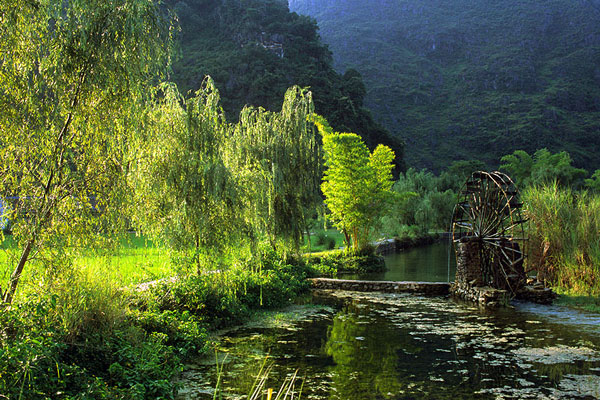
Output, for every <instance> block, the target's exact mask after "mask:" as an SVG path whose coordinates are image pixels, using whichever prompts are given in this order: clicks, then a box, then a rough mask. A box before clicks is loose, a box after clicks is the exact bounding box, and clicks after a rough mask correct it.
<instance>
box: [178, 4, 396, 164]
mask: <svg viewBox="0 0 600 400" xmlns="http://www.w3.org/2000/svg"><path fill="white" fill-rule="evenodd" d="M167 5H168V6H169V7H170V8H171V9H172V11H174V12H175V13H176V15H177V16H178V19H179V22H180V26H181V32H180V37H179V57H178V58H177V59H176V61H175V62H174V65H173V80H174V81H175V82H176V83H177V84H178V87H179V88H180V90H181V91H182V92H183V93H186V92H188V91H190V90H192V91H193V90H197V89H198V88H199V87H200V84H201V83H202V80H203V79H204V76H205V75H211V76H212V78H213V79H214V81H215V84H216V86H217V88H218V89H219V92H220V94H221V98H222V105H223V108H224V109H225V111H226V113H227V114H228V117H229V119H230V120H235V119H236V118H237V115H238V113H239V111H240V110H241V109H242V107H243V106H244V105H253V106H257V107H258V106H260V107H263V108H265V109H268V110H272V111H278V110H279V109H280V108H281V104H282V101H283V95H284V93H285V91H286V89H287V88H288V87H290V86H292V85H299V86H302V87H310V89H311V91H312V92H313V99H314V103H315V109H316V112H317V113H319V114H321V115H323V116H324V117H325V118H327V120H328V121H329V123H330V124H331V125H332V127H333V128H334V129H336V130H338V131H351V132H356V133H358V134H360V135H361V136H362V137H363V139H364V140H365V142H366V143H367V145H368V146H369V147H370V148H371V149H373V148H374V147H375V146H376V145H377V144H378V143H383V144H386V145H388V146H390V147H391V148H392V149H393V150H394V151H395V153H396V160H395V161H396V165H398V166H399V169H403V168H404V163H403V159H402V157H403V147H404V143H403V142H402V141H401V140H400V139H399V138H397V137H395V136H392V135H390V133H389V132H388V131H386V130H385V129H384V128H383V127H382V126H381V125H379V124H378V123H376V122H375V121H374V120H373V118H372V116H371V114H370V112H369V111H368V110H367V109H366V108H365V107H364V106H363V98H364V96H365V93H366V89H365V87H364V84H363V82H362V78H361V76H360V74H359V73H358V72H356V71H353V70H351V69H350V70H348V71H346V73H344V74H343V75H342V74H339V73H337V72H336V71H335V70H334V69H333V66H332V57H331V52H330V51H329V49H328V48H327V46H326V45H324V44H323V43H322V42H321V40H320V37H319V35H318V32H317V25H316V23H315V21H314V19H312V18H309V17H306V16H300V15H298V14H296V13H291V12H290V11H289V8H288V4H287V1H285V0H186V1H168V2H167Z"/></svg>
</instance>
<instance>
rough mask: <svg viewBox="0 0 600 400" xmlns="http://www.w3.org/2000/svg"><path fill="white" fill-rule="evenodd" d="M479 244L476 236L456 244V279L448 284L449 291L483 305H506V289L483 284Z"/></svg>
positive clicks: (507, 293)
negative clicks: (450, 284)
mask: <svg viewBox="0 0 600 400" xmlns="http://www.w3.org/2000/svg"><path fill="white" fill-rule="evenodd" d="M481 246H482V244H481V240H479V239H477V238H464V239H462V240H461V241H460V242H459V243H458V245H457V246H456V279H455V282H454V284H452V286H450V293H451V294H452V295H453V296H455V297H458V298H460V299H463V300H467V301H472V302H475V303H479V304H481V305H483V306H485V307H498V306H503V305H508V303H509V302H510V293H509V292H508V291H506V290H503V289H497V288H493V287H490V286H485V285H484V283H483V271H482V269H481V264H482V263H481Z"/></svg>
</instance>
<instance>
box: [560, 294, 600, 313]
mask: <svg viewBox="0 0 600 400" xmlns="http://www.w3.org/2000/svg"><path fill="white" fill-rule="evenodd" d="M553 304H555V305H560V306H566V307H569V308H574V309H577V310H583V311H588V312H593V313H598V314H600V297H598V296H582V295H574V294H568V293H559V295H558V298H557V299H556V300H554V303H553Z"/></svg>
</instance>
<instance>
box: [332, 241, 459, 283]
mask: <svg viewBox="0 0 600 400" xmlns="http://www.w3.org/2000/svg"><path fill="white" fill-rule="evenodd" d="M384 258H385V266H386V267H387V271H385V272H377V273H371V274H348V275H343V276H341V278H345V279H364V280H374V281H417V282H450V281H454V275H455V273H456V257H455V256H454V249H453V248H452V246H450V244H449V243H448V242H447V241H442V242H438V243H434V244H431V245H427V246H420V247H415V248H412V249H407V250H404V251H401V252H398V253H392V254H386V255H385V256H384Z"/></svg>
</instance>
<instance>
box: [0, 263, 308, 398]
mask: <svg viewBox="0 0 600 400" xmlns="http://www.w3.org/2000/svg"><path fill="white" fill-rule="evenodd" d="M312 273H313V272H312V270H311V269H310V268H309V267H308V266H307V265H306V264H305V263H301V262H294V260H289V259H288V260H284V259H283V258H281V257H279V256H277V255H276V254H274V253H270V252H266V253H264V254H263V255H262V256H261V257H260V258H257V259H254V260H250V261H246V262H240V261H239V260H238V262H236V263H232V264H231V265H229V267H228V269H226V270H224V271H222V272H218V273H212V274H203V275H188V276H181V277H180V278H179V279H177V280H174V281H170V280H166V281H164V282H160V283H158V284H157V285H154V286H152V287H150V288H149V289H148V290H146V291H143V292H140V291H134V290H123V289H121V288H119V287H118V286H117V285H115V284H114V283H111V282H110V281H108V280H106V279H101V278H100V277H98V279H95V280H90V279H88V277H87V276H85V275H82V274H73V275H72V276H69V277H66V276H65V277H60V279H57V281H56V282H55V284H54V287H53V288H52V290H48V289H47V290H44V291H40V292H39V293H36V294H33V293H30V295H29V296H28V297H27V299H23V300H21V301H19V302H16V303H15V304H13V305H12V306H11V307H9V308H7V309H5V310H3V312H2V313H0V327H1V328H0V344H1V346H0V393H2V394H3V395H5V396H7V397H8V398H10V399H12V398H15V399H17V398H26V399H30V400H37V399H47V398H52V399H57V400H60V399H71V398H75V397H76V398H78V399H98V398H106V399H112V398H122V399H136V400H137V399H156V398H166V399H169V398H173V397H174V396H175V394H176V392H177V389H178V388H177V383H176V382H175V380H174V378H175V377H176V376H177V375H178V374H179V373H180V372H181V370H182V366H183V363H184V362H185V361H186V360H188V359H189V358H190V357H194V356H196V355H198V354H201V353H203V352H205V351H206V350H207V337H208V334H209V332H211V331H215V330H217V329H221V328H224V327H228V326H233V325H238V324H241V323H242V322H244V321H246V320H248V319H249V318H250V317H251V316H252V315H253V313H255V312H256V311H258V310H266V309H274V308H278V307H282V306H284V305H286V304H289V303H290V302H291V301H292V300H293V299H295V298H296V297H297V296H299V295H300V294H301V293H303V292H305V291H306V290H307V289H308V283H307V282H306V278H307V277H309V276H311V274H312Z"/></svg>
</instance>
